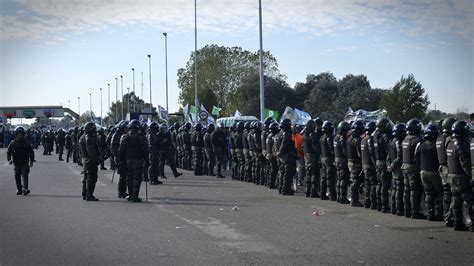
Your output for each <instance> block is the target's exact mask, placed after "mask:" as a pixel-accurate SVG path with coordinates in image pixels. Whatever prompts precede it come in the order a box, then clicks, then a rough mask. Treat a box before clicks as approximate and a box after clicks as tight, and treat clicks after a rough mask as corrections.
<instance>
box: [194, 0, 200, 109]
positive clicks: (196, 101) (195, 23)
mask: <svg viewBox="0 0 474 266" xmlns="http://www.w3.org/2000/svg"><path fill="white" fill-rule="evenodd" d="M194 104H195V105H196V117H197V115H198V110H199V100H198V54H197V4H196V0H194Z"/></svg>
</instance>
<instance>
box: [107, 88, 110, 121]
mask: <svg viewBox="0 0 474 266" xmlns="http://www.w3.org/2000/svg"><path fill="white" fill-rule="evenodd" d="M107 86H108V87H109V88H108V102H107V110H110V83H107ZM109 118H110V117H109Z"/></svg>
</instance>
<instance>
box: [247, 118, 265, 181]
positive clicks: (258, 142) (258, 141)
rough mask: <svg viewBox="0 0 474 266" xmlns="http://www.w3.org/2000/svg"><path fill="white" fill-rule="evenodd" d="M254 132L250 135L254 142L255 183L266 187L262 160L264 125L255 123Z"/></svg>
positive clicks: (253, 167)
mask: <svg viewBox="0 0 474 266" xmlns="http://www.w3.org/2000/svg"><path fill="white" fill-rule="evenodd" d="M252 126H253V130H252V133H251V134H250V139H251V142H252V147H251V148H252V155H253V165H252V171H253V177H254V182H255V184H257V185H265V179H264V173H263V172H262V170H263V159H262V135H261V134H262V133H261V130H262V123H261V122H260V121H255V122H253V124H252Z"/></svg>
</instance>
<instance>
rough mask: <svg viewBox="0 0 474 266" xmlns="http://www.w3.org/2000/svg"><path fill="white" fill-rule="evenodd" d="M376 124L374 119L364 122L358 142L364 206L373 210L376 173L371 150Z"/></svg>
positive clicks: (374, 206)
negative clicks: (361, 135) (363, 128)
mask: <svg viewBox="0 0 474 266" xmlns="http://www.w3.org/2000/svg"><path fill="white" fill-rule="evenodd" d="M375 128H376V124H375V122H374V121H370V122H367V124H365V136H364V137H363V138H362V140H361V143H360V154H361V162H362V168H363V170H364V187H365V201H364V207H365V208H371V209H373V210H375V209H376V208H377V196H376V195H377V193H376V187H377V175H376V172H375V156H374V154H373V153H372V152H371V151H373V150H374V138H373V137H372V133H374V131H375Z"/></svg>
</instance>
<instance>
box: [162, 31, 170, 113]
mask: <svg viewBox="0 0 474 266" xmlns="http://www.w3.org/2000/svg"><path fill="white" fill-rule="evenodd" d="M163 36H165V77H166V112H169V110H168V33H166V32H163Z"/></svg>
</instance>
